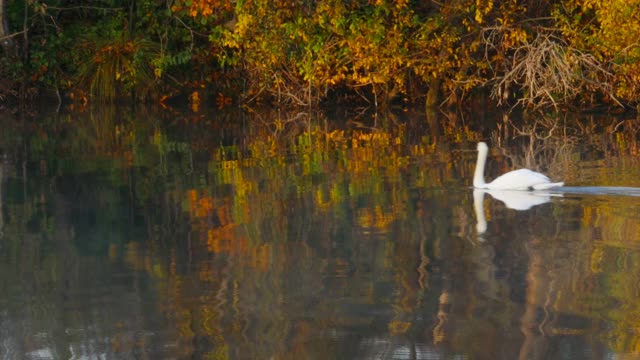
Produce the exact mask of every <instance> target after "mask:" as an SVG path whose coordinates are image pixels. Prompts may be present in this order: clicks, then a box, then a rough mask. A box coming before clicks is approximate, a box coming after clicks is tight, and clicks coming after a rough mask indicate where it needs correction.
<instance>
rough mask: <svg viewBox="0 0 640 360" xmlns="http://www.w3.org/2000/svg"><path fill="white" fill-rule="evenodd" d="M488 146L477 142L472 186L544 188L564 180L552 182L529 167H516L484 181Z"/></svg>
mask: <svg viewBox="0 0 640 360" xmlns="http://www.w3.org/2000/svg"><path fill="white" fill-rule="evenodd" d="M488 153H489V147H488V146H487V144H485V143H483V142H479V143H478V160H477V162H476V171H475V173H474V174H473V187H474V188H476V189H489V190H545V189H551V188H555V187H560V186H563V185H564V182H557V183H552V182H551V180H550V179H549V178H548V177H547V176H545V175H543V174H540V173H537V172H535V171H531V170H529V169H518V170H514V171H509V172H508V173H506V174H504V175H501V176H498V177H497V178H496V179H495V180H493V181H492V182H490V183H488V184H487V183H485V182H484V165H485V163H486V162H487V154H488Z"/></svg>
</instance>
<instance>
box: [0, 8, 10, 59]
mask: <svg viewBox="0 0 640 360" xmlns="http://www.w3.org/2000/svg"><path fill="white" fill-rule="evenodd" d="M0 45H1V46H2V47H3V48H4V50H5V51H7V52H8V50H9V49H11V48H13V39H12V36H11V35H10V34H9V21H8V20H7V12H6V11H5V0H0Z"/></svg>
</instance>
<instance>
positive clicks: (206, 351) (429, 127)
mask: <svg viewBox="0 0 640 360" xmlns="http://www.w3.org/2000/svg"><path fill="white" fill-rule="evenodd" d="M331 116H336V117H338V115H331ZM504 119H505V118H504V117H503V116H502V115H499V116H498V115H495V116H494V115H486V116H485V118H484V122H482V123H479V122H478V121H470V120H468V119H465V118H464V117H457V116H454V115H452V114H424V113H421V112H419V111H408V112H406V113H401V114H399V115H386V116H382V115H380V116H378V117H372V116H368V115H367V116H355V115H349V116H340V119H336V118H331V117H328V116H327V115H319V114H308V113H294V114H291V113H284V112H277V111H257V112H242V113H241V112H237V113H229V114H210V115H209V114H207V115H202V114H198V113H191V112H189V111H185V112H179V111H172V110H167V109H155V110H154V109H136V110H135V111H129V110H128V109H118V108H115V109H114V108H104V109H101V110H99V111H97V110H96V111H84V112H77V113H67V114H55V115H42V116H40V117H39V118H37V119H33V120H16V119H15V118H13V117H10V116H4V117H3V118H2V119H0V123H1V124H2V130H1V131H0V209H1V212H0V292H1V293H2V294H4V296H2V297H0V356H1V357H2V358H7V359H14V358H15V359H19V358H25V359H60V358H62V359H65V358H73V359H82V358H86V359H93V358H103V359H128V358H149V359H187V358H193V359H458V358H459V359H465V358H466V359H515V358H520V359H558V358H562V359H602V358H634V357H636V356H639V353H640V334H639V331H638V326H637V324H638V323H639V322H640V301H639V300H640V285H639V284H640V197H639V196H638V194H639V191H640V190H638V189H639V188H640V135H639V134H640V133H639V132H638V131H637V130H638V129H637V127H638V125H637V123H638V121H637V119H635V118H629V119H625V118H620V117H617V118H608V117H605V116H603V117H598V118H596V117H591V116H584V115H582V117H581V116H579V115H571V114H563V115H559V116H557V117H555V118H552V119H544V120H541V121H540V122H539V123H537V124H538V126H537V127H536V128H535V129H533V128H531V127H526V126H524V125H517V124H512V123H507V122H505V120H504ZM551 124H556V125H557V126H555V127H554V126H552V125H551ZM612 130H614V131H612ZM549 134H551V136H547V135H549ZM479 140H484V141H487V142H488V143H489V144H490V146H491V147H492V150H491V152H490V155H489V162H488V164H487V169H486V177H487V179H491V178H494V177H496V176H497V175H499V174H501V173H504V172H506V171H508V170H511V169H513V168H518V167H529V168H532V169H534V170H537V171H542V172H544V173H546V174H548V175H549V176H550V177H551V178H552V179H554V180H558V181H560V180H563V181H565V182H566V187H564V188H559V189H554V190H552V191H546V192H533V193H531V192H513V191H511V192H509V191H502V192H499V191H475V192H474V191H473V190H472V189H471V188H470V186H471V179H472V177H473V171H474V165H475V160H476V151H475V148H476V147H475V144H476V143H477V141H479ZM530 144H532V145H533V146H529V145H530Z"/></svg>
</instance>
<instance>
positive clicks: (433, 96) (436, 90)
mask: <svg viewBox="0 0 640 360" xmlns="http://www.w3.org/2000/svg"><path fill="white" fill-rule="evenodd" d="M0 1H1V0H0ZM440 82H441V80H440V79H439V78H436V79H432V80H431V82H429V91H427V99H426V101H425V103H426V104H425V105H426V107H427V109H433V108H435V107H437V106H438V103H439V101H440Z"/></svg>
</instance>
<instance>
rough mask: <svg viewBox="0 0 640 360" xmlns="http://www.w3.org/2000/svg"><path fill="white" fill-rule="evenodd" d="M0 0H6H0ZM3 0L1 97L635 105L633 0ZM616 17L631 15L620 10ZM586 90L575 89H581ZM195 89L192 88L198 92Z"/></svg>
mask: <svg viewBox="0 0 640 360" xmlns="http://www.w3.org/2000/svg"><path fill="white" fill-rule="evenodd" d="M5 1H6V0H5ZM100 4H101V5H100V7H96V5H95V3H86V4H84V3H80V4H78V3H77V2H71V1H66V0H60V1H55V2H54V1H41V2H31V1H29V2H27V3H26V4H25V3H24V1H17V0H14V1H8V3H7V6H6V10H7V11H6V12H5V13H6V14H7V20H8V22H9V25H10V27H11V31H12V32H13V33H14V34H18V33H20V34H26V35H25V36H22V35H20V36H15V37H13V39H15V40H16V41H14V43H13V44H14V45H13V46H11V47H5V49H4V52H3V54H2V59H1V61H0V65H1V66H2V68H1V69H0V76H2V77H3V78H5V79H6V80H7V81H6V82H5V83H6V84H11V85H10V86H5V87H4V88H0V91H2V92H3V94H2V95H4V97H9V95H11V94H14V95H15V96H20V95H21V94H19V93H20V92H19V91H17V90H18V89H22V90H23V91H25V89H29V88H39V89H49V90H55V91H56V92H57V93H66V94H69V95H70V96H71V95H72V96H73V97H74V98H76V99H77V98H83V99H85V100H89V99H90V100H92V101H113V100H114V99H116V98H119V97H124V96H127V97H128V96H135V97H137V98H145V97H146V98H160V97H162V96H165V97H166V96H171V95H173V94H177V93H184V94H191V93H193V92H198V93H200V96H202V95H206V93H207V92H208V93H212V94H218V93H219V92H221V91H223V92H226V93H227V95H229V94H235V95H237V97H238V98H239V99H241V101H252V100H254V99H258V98H261V99H267V100H269V101H277V102H281V103H289V104H296V105H305V106H308V105H316V104H318V103H319V102H321V101H323V100H325V99H327V98H328V97H329V96H331V97H332V98H334V99H335V98H337V99H340V98H343V97H344V96H347V95H354V94H359V95H361V99H362V100H363V101H369V102H372V103H375V104H376V105H378V104H384V103H387V102H388V101H389V100H391V99H393V98H396V97H400V96H402V97H403V98H405V99H409V100H419V99H423V101H425V99H426V103H427V104H428V105H439V104H443V103H447V102H448V103H457V102H461V101H464V99H466V98H467V96H468V95H469V94H471V93H473V92H474V91H477V90H482V91H487V90H488V91H490V93H491V94H492V95H493V97H494V98H495V99H496V100H497V101H499V102H503V103H505V104H508V105H515V104H521V105H524V106H528V107H539V108H544V107H548V106H564V105H571V104H581V105H582V106H585V105H596V104H598V105H599V104H624V105H636V104H637V103H638V99H639V96H638V95H639V93H640V85H639V84H640V62H639V61H638V59H639V57H640V46H638V45H637V39H638V38H640V10H638V9H639V8H640V6H638V5H640V1H638V0H634V1H631V2H630V1H623V0H611V1H607V2H603V1H594V0H564V1H556V2H550V3H549V2H540V3H538V2H536V1H533V0H530V1H515V0H511V1H509V0H506V1H482V2H479V1H476V0H458V1H451V2H442V3H439V2H421V1H408V0H395V1H391V0H369V1H345V0H322V1H311V0H280V1H268V0H253V1H251V0H238V1H236V2H232V1H230V0H175V1H173V2H167V3H162V2H156V1H152V0H138V1H135V0H129V1H126V0H120V1H118V0H106V1H102V2H100ZM627 19H635V21H629V20H627ZM585 90H588V91H585ZM198 98H199V97H198Z"/></svg>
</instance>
